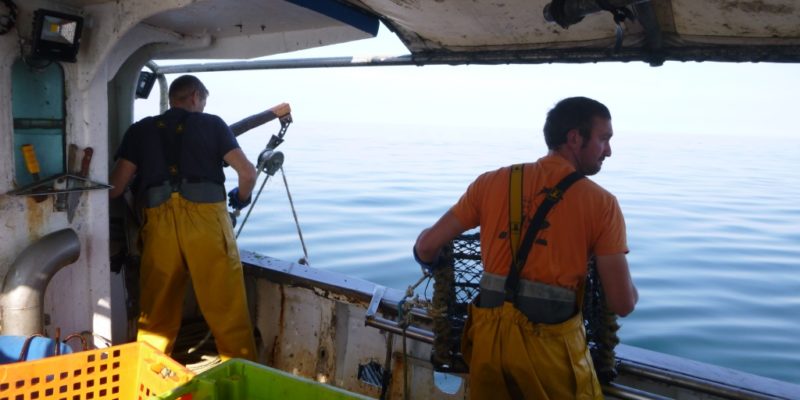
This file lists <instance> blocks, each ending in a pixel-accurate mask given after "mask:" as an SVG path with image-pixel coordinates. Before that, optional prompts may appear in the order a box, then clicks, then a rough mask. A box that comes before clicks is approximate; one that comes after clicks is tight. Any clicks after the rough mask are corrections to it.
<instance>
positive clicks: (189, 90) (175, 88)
mask: <svg viewBox="0 0 800 400" xmlns="http://www.w3.org/2000/svg"><path fill="white" fill-rule="evenodd" d="M195 91H198V92H200V95H201V96H202V97H203V98H204V99H205V98H206V97H208V89H206V86H205V85H203V82H200V79H197V77H196V76H194V75H181V76H179V77H177V78H176V79H175V80H174V81H172V83H171V84H170V85H169V98H170V100H179V99H182V98H185V97H187V96H190V95H192V94H193V93H194V92H195Z"/></svg>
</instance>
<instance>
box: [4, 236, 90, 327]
mask: <svg viewBox="0 0 800 400" xmlns="http://www.w3.org/2000/svg"><path fill="white" fill-rule="evenodd" d="M80 254H81V243H80V240H79V239H78V234H77V233H75V231H73V230H72V229H62V230H60V231H57V232H53V233H51V234H48V235H47V236H44V237H43V238H41V239H39V241H37V242H36V243H33V244H32V245H30V246H28V247H27V248H25V250H23V251H22V253H21V254H20V255H19V256H18V257H17V259H16V260H14V264H12V265H11V268H10V269H9V270H8V273H7V274H6V278H5V282H3V291H2V293H0V318H2V321H1V323H2V328H0V334H3V335H18V336H30V335H33V334H36V333H43V331H44V323H43V321H42V319H43V318H42V316H43V308H44V292H45V289H47V285H48V284H49V283H50V279H52V278H53V275H55V274H56V272H58V271H59V270H61V268H63V267H65V266H67V265H69V264H72V263H73V262H75V261H76V260H77V259H78V257H79V256H80Z"/></svg>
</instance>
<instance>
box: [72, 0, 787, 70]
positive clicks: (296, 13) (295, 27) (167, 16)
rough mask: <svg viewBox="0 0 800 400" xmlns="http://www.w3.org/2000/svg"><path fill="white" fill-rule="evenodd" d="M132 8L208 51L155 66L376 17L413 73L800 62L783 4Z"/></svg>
mask: <svg viewBox="0 0 800 400" xmlns="http://www.w3.org/2000/svg"><path fill="white" fill-rule="evenodd" d="M59 3H61V4H64V5H65V6H66V7H75V8H82V9H83V10H85V11H89V10H91V9H93V8H102V7H104V6H111V5H113V4H115V3H123V4H124V3H127V4H130V7H131V10H130V12H131V13H135V12H136V10H134V9H133V8H134V7H135V6H136V5H137V4H139V2H134V1H121V2H120V1H117V0H114V1H111V0H62V1H60V2H59ZM601 5H602V6H601ZM603 7H605V8H606V9H603ZM142 12H146V13H148V14H147V15H145V16H143V18H141V19H140V21H141V23H142V24H144V25H146V26H149V27H151V28H153V29H158V30H161V31H164V32H169V33H170V34H173V35H179V36H181V37H183V38H201V39H202V38H204V39H205V40H207V41H210V42H211V43H212V44H213V45H212V46H211V47H203V46H197V48H196V49H192V48H187V47H186V46H184V47H183V48H165V49H161V50H160V53H158V54H156V55H155V56H156V57H158V58H161V59H166V58H184V59H188V58H218V59H219V58H229V59H230V58H238V59H243V58H255V57H261V56H267V55H273V54H279V53H285V52H290V51H294V50H300V49H304V48H310V47H317V46H323V45H328V44H335V43H341V42H346V41H351V40H358V39H363V38H369V37H373V36H375V35H376V34H377V29H378V21H381V22H383V24H384V25H386V26H387V27H388V28H389V29H390V30H391V31H393V32H394V33H395V34H396V35H397V36H398V37H399V38H400V39H401V41H402V42H403V44H404V45H405V46H406V47H407V48H408V50H409V52H410V54H411V58H412V59H413V61H414V63H416V64H418V65H424V64H471V63H476V64H500V63H581V62H598V61H643V62H647V63H649V64H651V65H661V64H662V63H663V62H665V61H669V60H674V61H723V62H798V61H800V24H799V23H798V21H800V4H798V3H797V2H796V1H793V0H759V1H694V0H650V1H647V0H645V1H643V0H604V1H596V0H555V1H550V0H491V1H482V0H481V1H478V0H473V1H445V0H338V1H334V0H329V1H319V0H237V1H236V2H235V6H232V3H231V2H229V1H227V0H195V1H185V0H164V1H162V2H160V4H159V5H158V6H157V7H153V6H152V5H148V6H147V7H146V11H142ZM123 28H124V27H123ZM243 39H244V40H243Z"/></svg>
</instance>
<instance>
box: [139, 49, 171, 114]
mask: <svg viewBox="0 0 800 400" xmlns="http://www.w3.org/2000/svg"><path fill="white" fill-rule="evenodd" d="M145 65H146V66H147V68H150V71H153V73H154V74H156V80H157V81H158V91H159V93H158V96H159V109H160V110H161V114H163V113H164V112H165V111H167V110H168V109H169V88H168V87H167V78H166V77H164V74H161V73H159V72H158V64H156V63H155V62H153V61H152V60H151V61H148V62H147V63H146V64H145Z"/></svg>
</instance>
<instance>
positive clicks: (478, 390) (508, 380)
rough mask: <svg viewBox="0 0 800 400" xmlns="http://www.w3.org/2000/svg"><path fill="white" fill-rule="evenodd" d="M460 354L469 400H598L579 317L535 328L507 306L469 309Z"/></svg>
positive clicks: (472, 307)
mask: <svg viewBox="0 0 800 400" xmlns="http://www.w3.org/2000/svg"><path fill="white" fill-rule="evenodd" d="M469 314H470V317H469V319H468V324H467V326H466V327H465V328H464V337H463V340H462V352H463V354H464V360H466V361H467V362H468V363H469V397H470V400H482V399H491V400H506V399H514V400H516V399H536V400H547V399H551V400H562V399H602V398H603V393H602V391H601V389H600V383H599V382H598V380H597V377H596V376H595V373H594V367H593V365H592V359H591V356H590V355H589V348H588V346H587V345H586V332H585V330H584V327H583V317H582V315H581V314H580V313H578V314H577V315H575V316H574V317H572V318H570V319H568V320H567V321H564V322H562V323H559V324H552V325H551V324H534V323H532V322H530V321H529V320H528V318H527V317H526V316H525V315H524V314H522V313H521V312H520V311H519V310H517V309H516V308H515V307H514V305H513V304H512V303H510V302H504V303H503V305H502V306H501V307H494V308H480V307H476V306H475V305H474V304H472V305H470V306H469Z"/></svg>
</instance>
